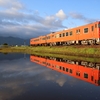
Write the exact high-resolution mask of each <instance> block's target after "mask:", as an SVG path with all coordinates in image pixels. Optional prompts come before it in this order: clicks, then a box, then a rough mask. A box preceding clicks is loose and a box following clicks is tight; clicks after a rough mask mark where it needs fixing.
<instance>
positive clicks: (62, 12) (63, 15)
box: [56, 9, 67, 20]
mask: <svg viewBox="0 0 100 100" xmlns="http://www.w3.org/2000/svg"><path fill="white" fill-rule="evenodd" d="M56 16H57V17H58V18H59V19H60V20H64V19H66V18H67V16H66V14H65V13H64V11H63V10H62V9H61V10H59V11H58V12H57V13H56Z"/></svg>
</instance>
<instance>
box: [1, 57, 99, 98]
mask: <svg viewBox="0 0 100 100" xmlns="http://www.w3.org/2000/svg"><path fill="white" fill-rule="evenodd" d="M15 57H16V56H15ZM22 57H23V56H22ZM19 58H20V59H14V60H8V59H6V60H0V100H7V99H8V100H33V99H34V100H42V99H43V100H54V99H55V100H65V99H66V100H100V96H99V95H100V87H97V86H94V85H92V84H89V83H86V82H83V81H81V80H78V79H75V78H73V77H70V76H68V75H64V74H61V73H59V72H56V71H54V70H51V69H48V68H46V67H44V66H41V65H38V64H35V63H33V62H30V59H29V57H28V58H26V59H24V58H21V57H19ZM0 59H1V58H0ZM75 98H76V99H75Z"/></svg>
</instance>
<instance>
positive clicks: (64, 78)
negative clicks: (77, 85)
mask: <svg viewBox="0 0 100 100" xmlns="http://www.w3.org/2000/svg"><path fill="white" fill-rule="evenodd" d="M65 82H66V77H63V76H60V77H59V79H57V80H56V83H58V84H59V85H60V86H61V87H62V86H63V85H64V83H65Z"/></svg>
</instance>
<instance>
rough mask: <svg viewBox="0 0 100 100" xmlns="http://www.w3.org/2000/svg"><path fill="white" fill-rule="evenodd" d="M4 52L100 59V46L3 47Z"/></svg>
mask: <svg viewBox="0 0 100 100" xmlns="http://www.w3.org/2000/svg"><path fill="white" fill-rule="evenodd" d="M0 52H2V53H26V54H36V55H41V56H52V57H59V58H65V59H66V58H70V59H76V58H77V59H78V60H80V59H81V60H84V59H85V60H91V61H94V60H93V59H91V58H95V60H96V62H97V61H99V60H100V48H94V47H91V46H90V47H78V46H63V47H50V46H48V47H45V46H41V47H28V46H23V47H2V48H0Z"/></svg>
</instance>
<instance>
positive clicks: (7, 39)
mask: <svg viewBox="0 0 100 100" xmlns="http://www.w3.org/2000/svg"><path fill="white" fill-rule="evenodd" d="M29 42H30V39H21V38H17V37H11V36H10V37H2V36H0V44H1V45H2V44H4V43H7V44H8V45H29Z"/></svg>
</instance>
